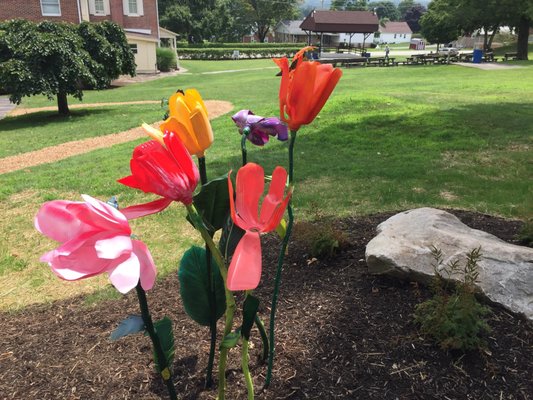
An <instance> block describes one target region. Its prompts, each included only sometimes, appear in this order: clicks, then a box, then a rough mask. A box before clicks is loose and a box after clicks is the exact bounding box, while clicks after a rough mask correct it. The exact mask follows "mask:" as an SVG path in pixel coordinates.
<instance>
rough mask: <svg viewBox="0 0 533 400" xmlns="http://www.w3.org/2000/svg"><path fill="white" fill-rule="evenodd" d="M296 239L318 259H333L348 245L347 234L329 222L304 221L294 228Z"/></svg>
mask: <svg viewBox="0 0 533 400" xmlns="http://www.w3.org/2000/svg"><path fill="white" fill-rule="evenodd" d="M294 237H295V238H296V239H297V240H298V241H299V242H300V243H301V244H302V245H303V246H304V248H305V251H306V252H307V253H308V254H309V255H310V256H311V257H316V258H325V257H332V256H334V255H335V253H336V252H337V251H338V250H339V249H340V248H341V247H342V246H344V245H345V244H346V242H347V237H346V234H345V233H344V232H343V231H341V230H340V229H338V228H336V227H335V224H334V223H332V222H330V221H327V220H320V221H314V222H309V221H302V222H299V223H298V224H296V225H295V226H294Z"/></svg>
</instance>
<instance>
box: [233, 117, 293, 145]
mask: <svg viewBox="0 0 533 400" xmlns="http://www.w3.org/2000/svg"><path fill="white" fill-rule="evenodd" d="M231 119H232V120H233V122H235V125H237V126H238V127H239V132H240V133H241V135H242V134H245V135H246V138H247V139H248V140H249V141H250V142H252V143H253V144H255V145H257V146H264V145H265V144H266V143H268V140H269V137H270V136H275V137H277V138H278V140H280V141H282V142H285V141H287V139H289V131H288V129H287V125H285V124H284V123H282V122H281V121H280V120H279V119H277V118H275V117H270V118H265V117H261V116H259V115H255V114H254V113H253V112H252V111H250V110H241V111H239V112H238V113H236V114H235V115H233V116H232V117H231Z"/></svg>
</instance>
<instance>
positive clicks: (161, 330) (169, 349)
mask: <svg viewBox="0 0 533 400" xmlns="http://www.w3.org/2000/svg"><path fill="white" fill-rule="evenodd" d="M154 328H155V333H156V334H157V337H158V338H159V341H160V343H161V348H162V349H163V353H164V354H165V358H166V359H167V365H166V367H168V368H170V367H171V366H172V360H173V359H174V351H175V347H174V334H173V332H172V321H171V320H170V319H169V318H168V317H165V318H163V319H161V320H159V321H156V322H154ZM154 361H155V366H156V368H157V371H158V372H161V371H162V369H163V368H161V365H160V363H159V358H158V357H157V353H156V352H155V351H154Z"/></svg>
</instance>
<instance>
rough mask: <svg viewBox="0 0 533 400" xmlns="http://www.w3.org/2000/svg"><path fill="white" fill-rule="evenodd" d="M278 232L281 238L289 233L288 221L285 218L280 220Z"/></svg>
mask: <svg viewBox="0 0 533 400" xmlns="http://www.w3.org/2000/svg"><path fill="white" fill-rule="evenodd" d="M276 233H277V234H278V236H279V238H280V239H281V240H283V239H284V238H285V235H286V234H287V221H285V218H282V219H281V221H280V222H279V225H278V226H277V227H276Z"/></svg>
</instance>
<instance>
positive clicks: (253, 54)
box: [178, 45, 301, 60]
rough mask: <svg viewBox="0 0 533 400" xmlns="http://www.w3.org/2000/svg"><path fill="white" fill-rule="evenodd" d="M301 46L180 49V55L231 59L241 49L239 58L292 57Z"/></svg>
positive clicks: (182, 57)
mask: <svg viewBox="0 0 533 400" xmlns="http://www.w3.org/2000/svg"><path fill="white" fill-rule="evenodd" d="M300 49H301V47H299V46H294V45H293V46H292V47H290V48H289V47H281V48H280V47H269V48H256V49H251V48H245V47H233V48H229V49H220V48H205V49H178V56H179V58H181V59H189V60H230V59H233V58H234V51H235V50H237V51H239V58H271V57H283V56H287V57H291V56H293V55H294V54H295V53H296V52H297V51H298V50H300Z"/></svg>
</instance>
